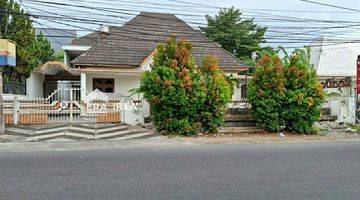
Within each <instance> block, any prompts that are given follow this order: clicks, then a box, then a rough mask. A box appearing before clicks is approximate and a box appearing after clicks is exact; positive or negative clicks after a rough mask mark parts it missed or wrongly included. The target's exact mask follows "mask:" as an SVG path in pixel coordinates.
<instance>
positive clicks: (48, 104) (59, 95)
mask: <svg viewBox="0 0 360 200" xmlns="http://www.w3.org/2000/svg"><path fill="white" fill-rule="evenodd" d="M82 92H83V91H82V90H81V89H80V88H61V89H57V90H55V91H54V92H53V93H52V94H51V95H49V96H48V97H47V98H31V99H18V98H16V97H15V98H14V100H12V101H9V100H7V101H4V102H3V108H4V109H3V111H4V119H5V124H15V125H17V124H46V123H52V124H56V123H58V124H63V123H115V122H116V123H120V122H127V121H139V123H141V122H142V104H141V101H135V100H134V99H133V98H131V97H129V96H123V95H114V96H117V97H116V98H114V97H112V98H111V99H109V101H107V102H96V101H95V102H92V103H91V105H90V103H86V102H84V101H82V100H81V93H82ZM86 94H87V93H86ZM124 104H125V105H134V107H133V108H134V109H133V110H129V111H127V110H125V108H124Z"/></svg>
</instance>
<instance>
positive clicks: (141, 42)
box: [72, 12, 246, 68]
mask: <svg viewBox="0 0 360 200" xmlns="http://www.w3.org/2000/svg"><path fill="white" fill-rule="evenodd" d="M171 35H175V36H177V37H178V38H180V39H186V40H188V41H190V42H192V44H193V47H194V52H193V54H194V57H195V59H196V61H197V63H201V59H202V57H203V56H205V55H206V54H212V55H215V56H217V57H218V58H219V61H220V66H221V67H234V68H238V67H244V68H246V67H245V65H244V64H243V63H242V62H241V61H240V60H238V59H237V58H236V57H234V56H233V55H232V54H230V53H229V52H227V51H226V50H224V49H222V48H221V47H220V46H219V45H218V44H217V43H215V42H212V41H210V40H209V39H207V38H206V37H205V36H204V35H203V34H202V33H201V32H200V31H198V30H195V29H193V28H192V27H191V26H189V25H188V24H186V23H185V22H184V21H182V20H180V19H179V18H177V17H176V16H175V15H173V14H166V13H147V12H142V13H140V14H139V15H137V16H136V17H134V18H133V19H132V20H130V21H129V22H127V23H126V24H124V25H123V26H121V27H112V28H110V31H109V34H108V36H107V37H106V38H103V39H101V38H99V33H91V34H89V35H87V36H85V37H82V38H80V39H77V40H74V42H73V44H77V45H89V44H90V45H92V47H91V48H90V49H89V50H88V51H87V52H85V53H84V54H82V55H80V56H79V57H77V58H75V59H74V60H73V61H72V63H73V64H74V65H99V66H100V65H113V66H117V65H119V66H140V64H141V62H142V61H143V60H144V59H145V58H146V57H148V56H149V55H150V54H151V53H152V52H153V51H154V50H155V49H156V47H157V45H158V44H159V43H163V42H165V41H166V39H167V38H168V37H169V36H171ZM96 38H97V39H96Z"/></svg>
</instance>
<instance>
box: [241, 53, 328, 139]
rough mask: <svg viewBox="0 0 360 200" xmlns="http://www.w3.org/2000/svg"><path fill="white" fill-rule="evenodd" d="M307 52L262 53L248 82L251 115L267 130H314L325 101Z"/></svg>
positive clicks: (309, 131) (308, 131) (303, 131)
mask: <svg viewBox="0 0 360 200" xmlns="http://www.w3.org/2000/svg"><path fill="white" fill-rule="evenodd" d="M309 55H310V51H309V50H307V51H305V50H302V49H297V50H295V51H294V52H293V54H292V55H291V56H288V54H287V53H286V52H285V57H284V58H283V59H280V58H279V55H278V53H274V54H269V53H264V54H263V55H262V58H261V60H260V61H259V62H258V64H257V68H256V71H255V72H254V74H253V79H252V80H251V81H250V82H249V86H248V98H249V101H250V103H251V106H252V111H253V116H254V118H255V119H256V120H257V122H258V124H259V125H261V126H263V127H265V128H266V129H267V130H268V131H279V130H287V131H296V132H300V133H313V132H314V129H313V125H314V123H315V122H316V121H317V120H319V118H320V114H321V105H322V103H323V102H324V93H323V90H322V86H321V84H320V82H319V80H318V78H317V76H316V73H315V70H314V69H313V68H312V67H311V64H310V57H309Z"/></svg>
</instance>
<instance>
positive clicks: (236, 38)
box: [200, 7, 268, 66]
mask: <svg viewBox="0 0 360 200" xmlns="http://www.w3.org/2000/svg"><path fill="white" fill-rule="evenodd" d="M241 15H242V13H241V12H240V10H238V9H235V8H234V7H231V8H228V9H226V8H224V9H221V10H220V11H219V14H218V15H216V16H215V17H211V16H209V15H207V16H206V19H207V26H206V27H200V29H201V31H202V32H203V33H204V34H205V36H206V37H207V38H209V39H210V40H212V41H214V42H217V43H219V44H220V45H221V47H222V48H224V49H226V50H227V51H229V52H230V53H231V54H233V55H234V56H236V57H237V58H239V59H241V60H242V61H244V62H245V63H246V64H249V65H250V66H253V64H254V63H253V61H252V59H251V55H252V53H253V52H256V51H260V50H262V49H263V48H262V47H260V43H262V42H264V41H265V40H264V35H265V32H266V29H267V28H266V27H261V26H258V25H257V24H256V23H255V22H254V20H253V19H249V20H248V19H243V18H242V16H241ZM266 48H268V47H266Z"/></svg>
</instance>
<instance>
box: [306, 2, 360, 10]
mask: <svg viewBox="0 0 360 200" xmlns="http://www.w3.org/2000/svg"><path fill="white" fill-rule="evenodd" d="M299 1H303V2H306V3H312V4H317V5H322V6H327V7H332V8H338V9H343V10H351V11H355V12H360V10H359V9H354V8H348V7H343V6H338V5H333V4H327V3H321V2H317V1H310V0H299Z"/></svg>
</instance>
